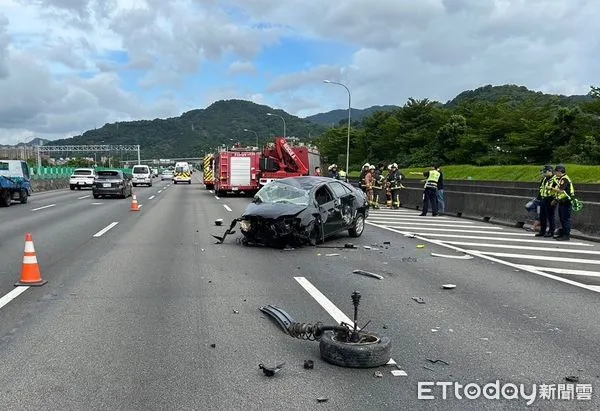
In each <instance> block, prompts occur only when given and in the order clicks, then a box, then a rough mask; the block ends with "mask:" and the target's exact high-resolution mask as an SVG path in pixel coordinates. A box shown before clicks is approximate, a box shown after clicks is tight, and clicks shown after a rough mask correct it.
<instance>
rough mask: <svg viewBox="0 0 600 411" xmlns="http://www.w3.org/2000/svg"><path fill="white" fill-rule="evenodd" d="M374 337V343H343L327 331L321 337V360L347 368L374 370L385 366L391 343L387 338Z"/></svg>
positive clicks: (388, 358)
mask: <svg viewBox="0 0 600 411" xmlns="http://www.w3.org/2000/svg"><path fill="white" fill-rule="evenodd" d="M369 335H371V336H373V337H375V341H374V342H372V343H371V342H367V343H345V342H340V341H337V340H336V339H335V338H334V336H335V334H334V333H333V332H331V331H327V332H325V333H324V334H323V337H321V341H320V343H319V349H320V351H321V358H322V359H323V360H325V361H327V362H328V363H330V364H334V365H338V366H340V367H348V368H375V367H380V366H382V365H386V364H387V363H388V361H389V360H390V358H391V349H392V342H391V341H390V339H389V337H380V336H378V335H376V334H369Z"/></svg>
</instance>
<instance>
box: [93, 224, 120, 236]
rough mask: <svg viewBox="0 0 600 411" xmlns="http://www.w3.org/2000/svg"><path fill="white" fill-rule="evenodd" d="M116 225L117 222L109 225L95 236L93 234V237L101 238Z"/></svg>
mask: <svg viewBox="0 0 600 411" xmlns="http://www.w3.org/2000/svg"><path fill="white" fill-rule="evenodd" d="M117 224H119V222H118V221H115V222H112V223H110V224H109V225H107V226H106V227H104V228H103V229H102V230H100V231H98V232H97V233H96V234H94V237H102V236H103V235H104V234H106V233H107V232H108V230H110V229H111V228H113V227H114V226H116V225H117Z"/></svg>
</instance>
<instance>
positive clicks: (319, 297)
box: [294, 277, 397, 365]
mask: <svg viewBox="0 0 600 411" xmlns="http://www.w3.org/2000/svg"><path fill="white" fill-rule="evenodd" d="M294 280H296V281H297V282H298V284H300V285H301V286H302V288H304V290H305V291H306V292H307V293H308V294H310V296H311V297H312V298H314V299H315V301H316V302H317V303H319V305H320V306H321V307H323V309H324V310H325V311H327V314H329V315H330V316H331V317H332V318H333V319H334V320H335V321H336V322H337V323H338V324H341V323H346V324H350V325H353V324H354V321H352V320H351V319H350V318H348V316H347V315H346V314H344V313H343V311H342V310H340V309H339V308H337V307H336V306H335V304H334V303H332V302H331V300H330V299H329V298H327V297H326V296H325V295H324V294H323V293H322V292H321V291H319V290H318V289H317V287H315V286H314V285H312V283H311V282H310V281H308V280H307V279H306V277H294ZM357 329H358V330H360V328H358V327H357ZM388 364H389V365H397V363H396V361H394V359H393V358H390V360H389V361H388Z"/></svg>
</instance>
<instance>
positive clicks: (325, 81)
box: [323, 80, 352, 181]
mask: <svg viewBox="0 0 600 411" xmlns="http://www.w3.org/2000/svg"><path fill="white" fill-rule="evenodd" d="M323 83H327V84H336V85H338V86H342V87H344V88H345V89H346V91H347V92H348V141H347V143H346V181H348V173H349V170H348V167H349V164H350V116H351V111H352V95H351V94H350V89H349V88H348V87H346V85H345V84H342V83H338V82H336V81H330V80H323Z"/></svg>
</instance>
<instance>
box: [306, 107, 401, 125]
mask: <svg viewBox="0 0 600 411" xmlns="http://www.w3.org/2000/svg"><path fill="white" fill-rule="evenodd" d="M397 108H399V107H398V106H389V105H387V106H371V107H368V108H365V109H358V108H353V109H352V110H351V111H350V117H351V118H350V121H351V122H352V123H354V122H356V121H359V122H360V121H362V119H363V118H365V117H369V116H371V115H373V114H374V113H376V112H377V111H392V110H395V109H397ZM305 118H306V119H307V120H310V121H312V122H313V123H315V124H320V125H322V126H327V127H335V126H338V125H340V123H344V124H347V122H348V110H347V109H346V110H341V109H340V110H331V111H328V112H326V113H318V114H314V115H312V116H308V117H305Z"/></svg>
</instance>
